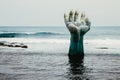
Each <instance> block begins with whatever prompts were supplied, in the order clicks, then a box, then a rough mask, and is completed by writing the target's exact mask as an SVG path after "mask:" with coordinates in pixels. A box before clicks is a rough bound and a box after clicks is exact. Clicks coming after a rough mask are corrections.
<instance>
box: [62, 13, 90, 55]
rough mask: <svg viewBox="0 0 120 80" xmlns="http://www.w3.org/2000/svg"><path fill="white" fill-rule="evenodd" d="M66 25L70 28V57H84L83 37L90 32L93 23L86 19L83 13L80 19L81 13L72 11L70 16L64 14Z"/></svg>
mask: <svg viewBox="0 0 120 80" xmlns="http://www.w3.org/2000/svg"><path fill="white" fill-rule="evenodd" d="M64 21H65V25H66V27H67V28H68V30H69V32H70V34H71V38H70V48H69V55H81V56H83V55H84V46H83V37H84V35H85V33H87V32H88V31H89V30H90V26H91V22H90V21H89V19H88V18H87V17H86V15H85V13H84V12H83V13H81V18H80V19H79V13H78V12H77V11H75V13H73V11H70V13H69V16H67V15H66V14H64Z"/></svg>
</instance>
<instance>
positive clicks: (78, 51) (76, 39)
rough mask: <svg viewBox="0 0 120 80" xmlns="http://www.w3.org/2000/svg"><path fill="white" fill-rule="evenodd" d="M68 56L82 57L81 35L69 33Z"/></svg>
mask: <svg viewBox="0 0 120 80" xmlns="http://www.w3.org/2000/svg"><path fill="white" fill-rule="evenodd" d="M69 54H70V55H84V46H83V35H82V34H80V35H78V34H74V33H71V39H70V48H69Z"/></svg>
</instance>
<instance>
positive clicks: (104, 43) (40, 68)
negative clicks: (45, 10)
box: [0, 26, 120, 80]
mask: <svg viewBox="0 0 120 80" xmlns="http://www.w3.org/2000/svg"><path fill="white" fill-rule="evenodd" d="M119 35H120V27H118V26H93V27H91V29H90V31H89V32H88V33H86V34H85V36H84V51H85V57H84V60H83V62H80V63H77V64H76V63H70V62H69V58H68V56H67V54H68V50H69V43H70V41H69V39H70V33H69V31H68V30H67V28H66V27H64V26H54V27H52V26H40V27H39V26H37V27H35V26H33V27H31V26H30V27H29V26H25V27H23V26H14V27H13V26H8V27H6V26H3V27H0V41H7V42H17V43H24V44H26V45H28V48H27V49H22V48H13V47H2V46H1V47H0V80H119V79H120V47H119V46H120V36H119Z"/></svg>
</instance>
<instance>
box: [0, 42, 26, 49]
mask: <svg viewBox="0 0 120 80" xmlns="http://www.w3.org/2000/svg"><path fill="white" fill-rule="evenodd" d="M0 46H7V47H20V48H28V46H27V45H24V44H23V43H16V42H12V43H9V42H5V41H1V42H0Z"/></svg>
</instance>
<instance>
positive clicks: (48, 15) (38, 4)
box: [0, 0, 120, 26]
mask: <svg viewBox="0 0 120 80" xmlns="http://www.w3.org/2000/svg"><path fill="white" fill-rule="evenodd" d="M70 10H78V11H79V12H82V11H85V12H86V15H87V16H88V17H89V18H90V20H91V22H92V25H93V26H120V0H0V26H64V20H63V14H64V13H68V12H69V11H70Z"/></svg>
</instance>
